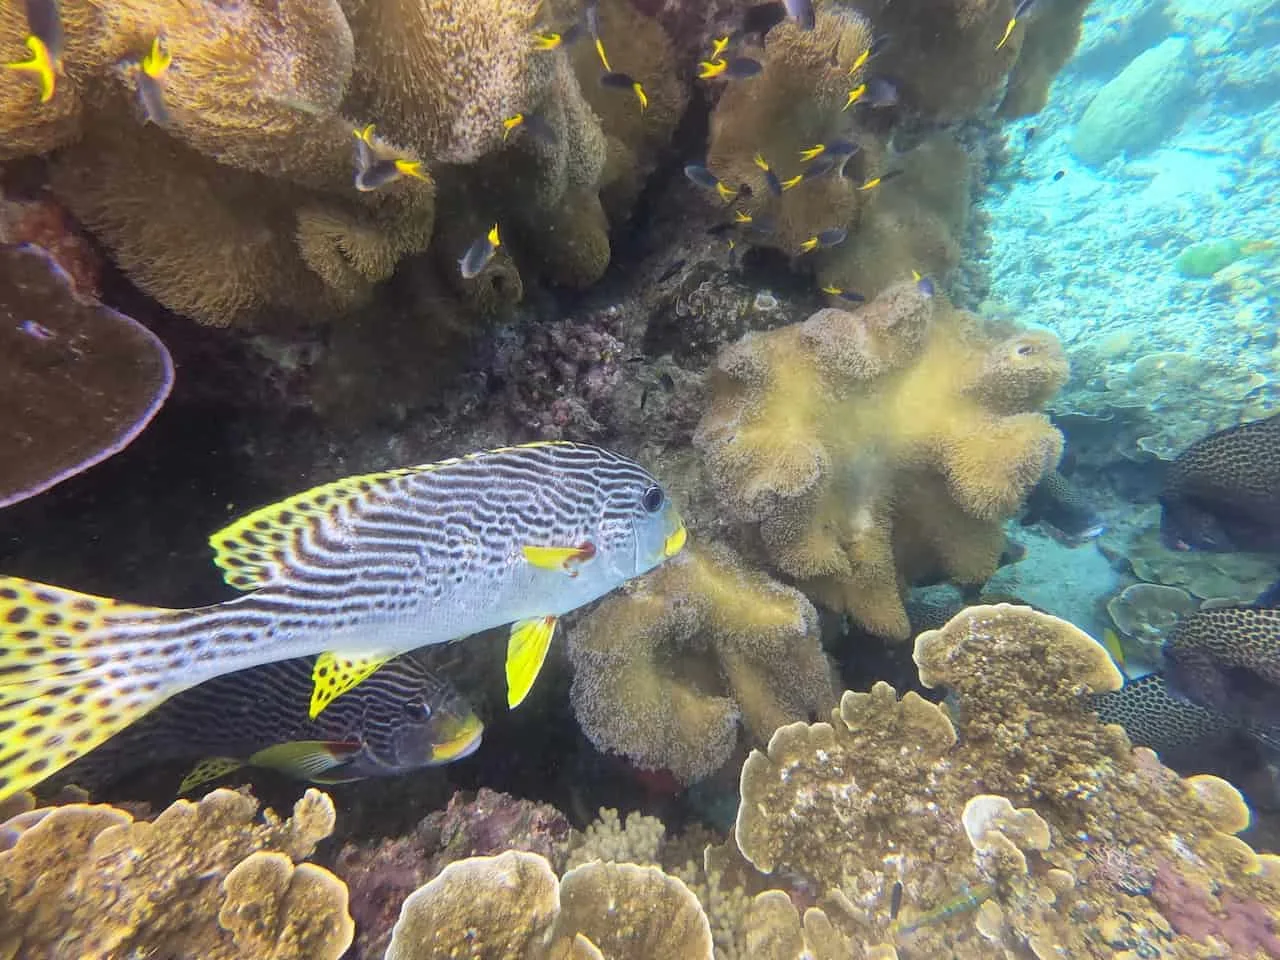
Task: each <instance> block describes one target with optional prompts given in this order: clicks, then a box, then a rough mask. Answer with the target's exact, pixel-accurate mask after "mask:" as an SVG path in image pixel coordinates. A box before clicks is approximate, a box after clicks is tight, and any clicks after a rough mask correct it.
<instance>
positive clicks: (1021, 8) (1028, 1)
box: [996, 0, 1036, 50]
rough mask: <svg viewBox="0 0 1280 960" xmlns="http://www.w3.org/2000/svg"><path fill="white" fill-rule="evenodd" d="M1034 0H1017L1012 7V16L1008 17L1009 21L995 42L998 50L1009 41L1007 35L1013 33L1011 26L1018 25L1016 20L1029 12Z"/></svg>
mask: <svg viewBox="0 0 1280 960" xmlns="http://www.w3.org/2000/svg"><path fill="white" fill-rule="evenodd" d="M1035 3H1036V0H1018V4H1017V6H1015V7H1014V8H1013V16H1012V17H1010V18H1009V22H1008V23H1006V24H1005V25H1004V33H1003V34H1001V36H1000V42H999V43H997V44H996V49H997V50H999V49H1000V48H1001V47H1003V46H1004V45H1005V44H1006V43H1008V42H1009V37H1011V36H1012V35H1013V28H1014V27H1016V26H1017V25H1018V21H1019V20H1020V19H1021V18H1022V17H1025V16H1026V15H1027V14H1028V13H1030V12H1031V8H1032V7H1033V6H1035Z"/></svg>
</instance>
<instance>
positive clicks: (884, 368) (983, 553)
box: [696, 284, 1067, 638]
mask: <svg viewBox="0 0 1280 960" xmlns="http://www.w3.org/2000/svg"><path fill="white" fill-rule="evenodd" d="M1066 373H1067V365H1066V360H1065V356H1064V354H1063V352H1062V348H1061V346H1060V345H1059V344H1058V342H1057V340H1056V339H1055V338H1053V337H1052V336H1051V335H1049V334H1038V333H1037V334H1031V333H1016V334H1013V335H1012V336H1010V335H1009V332H1008V331H1003V330H991V329H987V328H986V327H984V326H983V324H982V323H981V321H979V320H978V319H977V318H976V317H973V316H972V315H969V314H965V313H963V312H961V311H958V310H955V309H953V308H951V307H950V306H949V305H948V304H946V303H945V302H943V301H941V299H940V298H933V297H930V296H928V295H926V294H925V293H924V292H922V291H921V290H920V289H919V288H918V286H916V285H914V284H903V285H899V286H897V287H893V288H890V289H889V290H888V291H886V292H885V293H884V294H882V295H881V296H880V297H879V298H877V299H876V300H875V301H873V302H872V303H870V304H868V305H867V306H866V307H864V308H863V309H861V310H859V311H857V312H855V313H848V312H845V311H842V310H830V309H829V310H822V311H819V312H818V313H816V314H814V315H813V316H811V317H810V318H809V319H808V320H806V321H805V322H803V323H800V324H795V325H793V326H790V327H784V328H781V329H779V330H774V331H771V332H769V333H763V334H753V335H748V336H747V337H745V338H743V339H742V340H741V341H739V342H738V343H736V344H733V345H731V346H730V347H728V348H727V349H726V350H725V351H724V352H723V353H722V354H721V356H720V358H719V360H718V361H717V364H716V368H715V370H714V371H713V373H712V378H711V405H710V408H709V410H708V412H707V414H706V415H705V416H704V418H703V420H702V422H701V423H700V424H699V427H698V431H697V434H696V442H697V445H698V446H699V447H700V448H701V449H702V450H703V452H704V457H705V460H706V463H707V466H708V469H709V472H710V474H711V476H712V479H713V481H714V482H715V484H716V486H717V487H718V489H719V491H720V493H721V495H722V496H723V498H724V500H725V501H726V502H727V503H728V505H729V506H730V508H731V509H732V510H733V511H734V512H735V513H736V514H737V515H738V517H739V518H740V519H742V520H744V521H748V522H753V523H756V524H758V525H759V529H760V533H761V535H762V536H763V539H764V541H765V544H766V546H767V548H768V550H769V553H770V555H771V558H772V560H773V562H774V563H776V564H777V566H778V567H779V568H780V569H781V570H783V571H784V572H786V573H787V574H789V575H791V576H793V577H797V578H800V579H801V581H802V583H803V587H804V589H805V590H806V591H807V592H808V593H810V595H811V596H813V597H815V598H817V599H818V600H819V601H821V602H822V603H824V604H826V605H828V606H830V607H832V608H834V609H837V610H840V611H842V612H845V613H848V614H850V615H851V616H853V617H854V618H855V619H856V620H858V621H859V623H860V624H861V625H862V626H864V627H865V628H866V629H868V630H870V631H872V632H874V633H877V634H880V635H882V636H886V637H894V638H906V636H907V635H908V633H909V626H908V623H907V617H906V611H905V609H904V608H903V606H902V591H903V588H904V587H905V585H907V584H909V583H910V582H911V581H912V580H913V579H915V578H918V577H924V576H930V575H944V576H950V577H954V578H956V579H958V580H961V581H963V582H980V581H982V580H984V579H985V578H986V577H988V576H990V575H991V573H993V572H994V571H995V568H996V563H997V561H998V558H999V554H1000V551H1001V548H1002V546H1003V542H1004V541H1003V535H1002V534H1001V532H1000V527H999V525H1000V523H1001V522H1002V521H1003V520H1004V519H1005V518H1007V517H1008V516H1010V515H1012V513H1013V512H1014V511H1015V510H1016V509H1017V508H1018V506H1019V504H1020V503H1021V501H1022V499H1023V498H1024V497H1025V496H1026V494H1027V493H1028V492H1029V491H1030V490H1031V488H1032V487H1033V486H1034V485H1035V484H1036V483H1037V482H1038V481H1039V480H1040V479H1041V478H1042V477H1043V476H1044V475H1045V474H1046V473H1048V472H1049V471H1050V470H1051V469H1052V468H1053V467H1054V465H1055V464H1056V463H1057V459H1058V457H1059V455H1060V454H1061V450H1062V437H1061V434H1060V433H1059V432H1058V431H1057V430H1056V429H1055V428H1054V427H1053V426H1052V425H1051V424H1050V423H1049V420H1048V418H1047V417H1046V416H1045V415H1044V414H1042V413H1040V412H1038V407H1039V405H1040V404H1041V403H1043V402H1044V400H1045V399H1047V397H1048V396H1049V395H1050V394H1051V393H1052V392H1053V391H1054V390H1056V389H1057V388H1058V387H1059V386H1060V385H1061V384H1062V383H1063V381H1064V380H1065V379H1066Z"/></svg>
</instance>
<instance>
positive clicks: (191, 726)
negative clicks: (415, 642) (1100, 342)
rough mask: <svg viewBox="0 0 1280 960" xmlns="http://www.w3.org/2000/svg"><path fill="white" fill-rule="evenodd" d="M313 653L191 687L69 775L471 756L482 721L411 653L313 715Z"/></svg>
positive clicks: (91, 782)
mask: <svg viewBox="0 0 1280 960" xmlns="http://www.w3.org/2000/svg"><path fill="white" fill-rule="evenodd" d="M314 669H315V658H314V657H304V658H301V659H298V660H281V661H279V662H278V663H267V664H263V665H262V666H260V667H250V668H249V669H248V670H241V671H239V672H237V673H229V674H227V675H226V676H224V677H217V678H215V679H213V680H209V681H206V682H205V683H202V684H200V686H198V687H196V688H195V689H193V690H185V691H183V692H182V693H180V694H178V695H177V696H176V697H174V698H173V699H171V700H169V701H167V702H166V703H164V704H163V705H161V706H160V708H159V709H157V710H154V711H152V712H151V713H149V714H147V716H145V717H143V718H142V719H141V720H139V721H138V722H137V723H135V724H133V725H132V726H130V727H129V728H128V729H126V730H124V731H122V732H121V733H119V734H117V735H116V736H114V737H112V738H111V739H110V740H108V741H107V742H106V743H104V744H103V745H102V746H100V747H98V749H96V750H94V751H93V752H92V753H90V754H89V755H88V756H86V757H83V758H82V759H80V760H77V761H76V762H75V763H73V764H72V765H71V766H70V767H68V768H67V769H66V770H64V771H63V772H62V776H64V777H65V778H66V779H68V780H70V781H71V782H74V783H76V784H78V785H79V786H82V787H86V788H88V789H89V790H91V791H96V790H98V789H99V788H100V787H102V786H104V785H107V784H110V783H112V782H114V781H115V780H117V779H119V778H120V777H121V776H123V775H125V774H127V773H129V772H131V771H133V770H137V769H139V768H140V767H143V766H149V765H151V764H155V763H160V762H164V761H168V760H183V759H188V760H191V761H195V760H199V761H200V762H199V763H198V764H197V765H196V767H195V769H194V770H192V772H191V773H190V774H188V775H187V777H186V779H185V780H183V782H182V786H181V788H180V790H181V791H182V792H184V793H185V792H186V791H187V790H190V789H191V788H192V787H195V786H197V785H199V784H201V783H204V782H206V781H208V780H213V779H216V778H217V777H221V776H223V775H225V774H227V773H230V772H231V771H233V770H236V769H238V768H240V767H245V766H249V767H266V768H269V769H273V770H279V771H281V772H283V773H287V774H289V775H290V776H294V777H297V778H299V779H302V780H311V781H314V782H316V783H343V782H346V781H349V780H362V779H364V778H366V777H389V776H396V775H398V774H403V773H408V772H410V771H412V770H417V769H419V768H421V767H431V766H439V765H441V764H445V763H451V762H452V761H454V760H460V759H462V758H463V757H467V756H470V755H471V754H472V753H474V752H475V750H476V749H477V748H478V747H479V746H480V738H481V735H482V733H483V731H484V724H483V723H481V722H480V718H479V717H477V716H476V715H475V712H474V711H473V710H472V709H471V705H470V704H469V703H467V701H466V700H465V699H464V698H463V697H462V695H461V694H460V693H458V691H457V690H456V689H454V687H453V686H452V684H450V683H449V682H448V681H446V680H445V679H444V678H443V677H441V676H439V675H437V674H435V673H432V672H431V671H430V670H429V669H427V667H426V665H424V664H423V663H422V662H420V661H419V660H418V659H417V658H416V656H415V655H413V654H404V655H402V656H399V657H396V658H395V659H393V660H390V661H388V662H387V663H385V664H383V665H382V666H381V667H379V668H378V669H377V670H376V671H375V672H374V674H373V676H371V677H369V678H368V679H367V680H365V681H364V682H363V683H361V684H359V685H358V686H356V687H355V688H353V689H351V690H348V691H347V692H346V693H344V694H342V696H340V697H338V698H337V699H336V700H334V701H333V703H331V704H330V705H329V706H328V707H327V708H326V709H325V710H324V711H323V712H322V713H321V714H320V715H319V716H318V717H315V718H314V719H312V718H311V717H309V716H308V712H309V711H308V704H309V701H310V699H311V688H312V680H311V677H312V673H313V671H314Z"/></svg>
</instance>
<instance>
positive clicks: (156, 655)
mask: <svg viewBox="0 0 1280 960" xmlns="http://www.w3.org/2000/svg"><path fill="white" fill-rule="evenodd" d="M191 613H194V611H193V612H187V611H175V610H165V609H162V608H158V607H141V606H131V605H129V604H123V603H118V602H116V601H115V600H110V599H107V598H105V597H94V596H90V595H88V594H83V593H76V592H74V591H71V590H64V589H62V588H61V587H52V586H47V585H45V584H42V583H34V582H32V581H30V580H22V579H19V578H17V577H0V800H3V799H5V798H6V797H8V796H10V795H12V794H14V793H17V792H18V791H19V790H23V789H26V788H27V787H29V786H32V785H33V784H36V783H39V782H40V781H41V780H44V779H45V778H46V777H48V776H50V775H52V774H53V773H55V772H56V771H58V770H60V769H62V768H63V767H65V766H66V765H67V764H69V763H71V762H72V761H73V760H75V759H77V758H78V757H81V756H83V755H84V754H86V753H88V752H89V751H90V750H92V749H93V748H94V747H96V746H98V745H99V744H101V743H102V742H103V741H104V740H106V739H108V738H109V737H111V736H113V735H114V734H116V733H119V732H120V731H121V730H123V729H124V728H125V727H127V726H128V725H129V724H131V723H133V722H134V721H135V720H137V719H138V718H139V717H141V716H143V715H144V714H146V713H147V712H149V711H150V710H152V709H154V708H155V707H157V706H159V705H160V704H161V703H163V702H164V701H165V700H167V699H168V698H169V697H171V696H173V694H175V693H177V692H179V691H180V690H183V689H185V688H187V687H190V686H193V685H194V684H195V683H196V682H198V678H197V679H187V678H183V676H182V673H183V671H184V668H185V667H186V665H187V663H188V656H189V653H190V648H189V646H188V645H186V644H184V643H182V642H180V641H179V639H178V638H179V636H180V634H178V633H177V632H176V631H174V632H173V633H174V635H173V637H172V638H170V637H159V636H157V634H156V633H155V627H156V626H157V625H159V624H161V623H169V624H173V625H175V626H187V627H189V626H190V623H191V620H192V616H191ZM165 632H169V631H165ZM185 632H186V633H188V634H191V635H192V636H195V632H194V631H191V630H190V629H187V630H186V631H185Z"/></svg>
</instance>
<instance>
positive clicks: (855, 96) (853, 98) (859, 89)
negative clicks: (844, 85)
mask: <svg viewBox="0 0 1280 960" xmlns="http://www.w3.org/2000/svg"><path fill="white" fill-rule="evenodd" d="M866 94H867V85H866V84H865V83H860V84H858V85H857V86H856V87H854V88H853V89H852V90H850V91H849V96H848V97H847V98H846V99H845V101H844V106H843V107H841V108H840V109H841V110H848V109H849V108H850V107H852V106H853V105H854V104H855V103H857V102H858V101H859V100H861V99H862V98H863V97H864V96H866Z"/></svg>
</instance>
